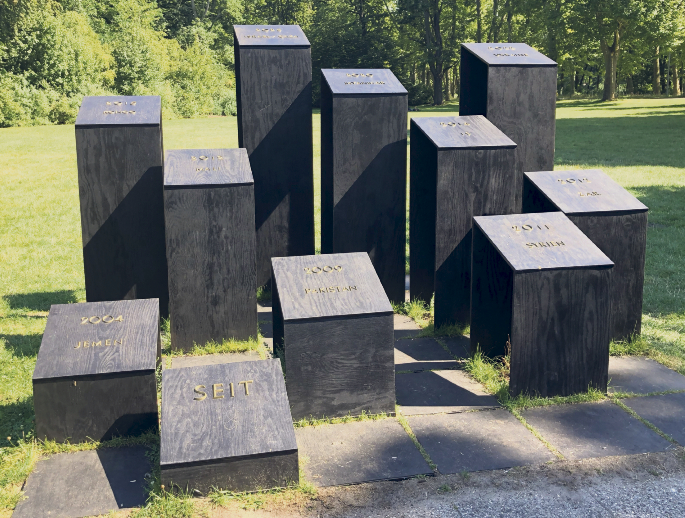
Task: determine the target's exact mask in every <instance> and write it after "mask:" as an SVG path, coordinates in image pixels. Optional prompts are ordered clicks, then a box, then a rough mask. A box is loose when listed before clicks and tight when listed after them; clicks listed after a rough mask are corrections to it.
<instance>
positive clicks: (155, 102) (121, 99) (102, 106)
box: [76, 95, 162, 128]
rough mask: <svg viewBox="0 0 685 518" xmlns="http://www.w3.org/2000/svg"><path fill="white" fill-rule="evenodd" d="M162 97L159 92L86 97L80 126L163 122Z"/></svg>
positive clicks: (147, 124) (79, 113)
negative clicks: (141, 94) (140, 94)
mask: <svg viewBox="0 0 685 518" xmlns="http://www.w3.org/2000/svg"><path fill="white" fill-rule="evenodd" d="M161 120H162V98H161V97H159V96H158V95H146V96H139V95H135V96H126V95H103V96H97V97H92V96H87V97H84V98H83V102H81V107H80V108H79V110H78V115H77V116H76V127H77V128H78V127H80V126H91V127H92V126H95V127H98V126H159V125H160V123H161Z"/></svg>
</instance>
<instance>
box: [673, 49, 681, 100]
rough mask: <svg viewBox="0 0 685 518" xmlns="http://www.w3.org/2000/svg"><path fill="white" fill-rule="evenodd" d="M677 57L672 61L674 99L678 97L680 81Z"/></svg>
mask: <svg viewBox="0 0 685 518" xmlns="http://www.w3.org/2000/svg"><path fill="white" fill-rule="evenodd" d="M679 77H680V76H678V56H676V58H675V60H674V61H673V95H675V96H676V97H677V96H679V95H680V81H678V79H679Z"/></svg>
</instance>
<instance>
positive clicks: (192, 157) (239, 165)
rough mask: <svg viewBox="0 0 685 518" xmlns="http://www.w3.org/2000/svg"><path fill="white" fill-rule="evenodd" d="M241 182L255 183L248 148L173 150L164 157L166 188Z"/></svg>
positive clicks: (237, 183) (238, 183) (236, 183)
mask: <svg viewBox="0 0 685 518" xmlns="http://www.w3.org/2000/svg"><path fill="white" fill-rule="evenodd" d="M241 184H254V179H253V178H252V170H251V169H250V160H249V158H248V157H247V151H246V150H245V149H242V148H240V149H173V150H170V151H167V152H166V154H165V156H164V188H165V189H174V188H186V187H204V186H208V185H216V186H219V185H241ZM253 212H254V209H253ZM253 226H254V225H253Z"/></svg>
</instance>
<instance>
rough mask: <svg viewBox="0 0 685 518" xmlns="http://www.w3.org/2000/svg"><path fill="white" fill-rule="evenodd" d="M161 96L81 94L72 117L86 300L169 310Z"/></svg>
mask: <svg viewBox="0 0 685 518" xmlns="http://www.w3.org/2000/svg"><path fill="white" fill-rule="evenodd" d="M162 155H163V150H162V101H161V98H160V97H158V96H146V97H126V96H103V97H84V98H83V102H82V103H81V108H80V110H79V113H78V117H77V118H76V161H77V164H78V184H79V197H80V200H81V233H82V237H83V267H84V271H85V278H86V299H87V300H88V302H99V301H107V300H124V299H150V298H157V299H159V307H160V311H161V313H162V315H166V314H167V313H168V304H169V291H168V286H167V263H166V253H165V250H164V207H163V201H162V165H163V156H162Z"/></svg>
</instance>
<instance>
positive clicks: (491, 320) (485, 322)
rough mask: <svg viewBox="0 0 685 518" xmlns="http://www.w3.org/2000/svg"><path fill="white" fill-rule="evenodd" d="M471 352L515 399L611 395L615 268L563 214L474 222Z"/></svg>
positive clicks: (488, 217) (494, 218)
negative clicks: (501, 376) (504, 374)
mask: <svg viewBox="0 0 685 518" xmlns="http://www.w3.org/2000/svg"><path fill="white" fill-rule="evenodd" d="M473 221H474V225H473V277H472V284H471V304H472V306H471V351H472V352H474V353H475V352H476V351H477V350H479V349H480V350H481V351H482V352H483V354H484V355H486V356H489V357H494V356H503V355H505V354H507V353H508V352H511V369H510V382H509V390H510V392H511V394H512V395H514V396H516V395H518V394H530V395H540V396H542V397H551V396H568V395H571V394H575V393H579V392H585V391H587V389H588V387H594V388H596V389H598V390H601V391H603V392H605V391H606V388H607V381H608V374H609V314H610V309H611V302H610V299H609V293H610V288H611V282H612V278H611V273H612V272H611V269H612V268H613V266H614V263H613V262H612V261H611V260H610V259H609V258H608V257H607V256H606V255H604V253H603V252H602V251H601V250H600V249H599V248H597V246H595V244H594V243H592V241H590V240H589V239H588V238H587V236H585V235H584V234H583V233H582V232H581V231H580V229H578V227H576V226H575V225H574V224H573V223H572V222H571V220H569V219H568V218H567V217H566V216H565V215H564V214H562V213H561V212H542V213H539V214H512V215H507V216H479V217H475V218H473Z"/></svg>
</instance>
